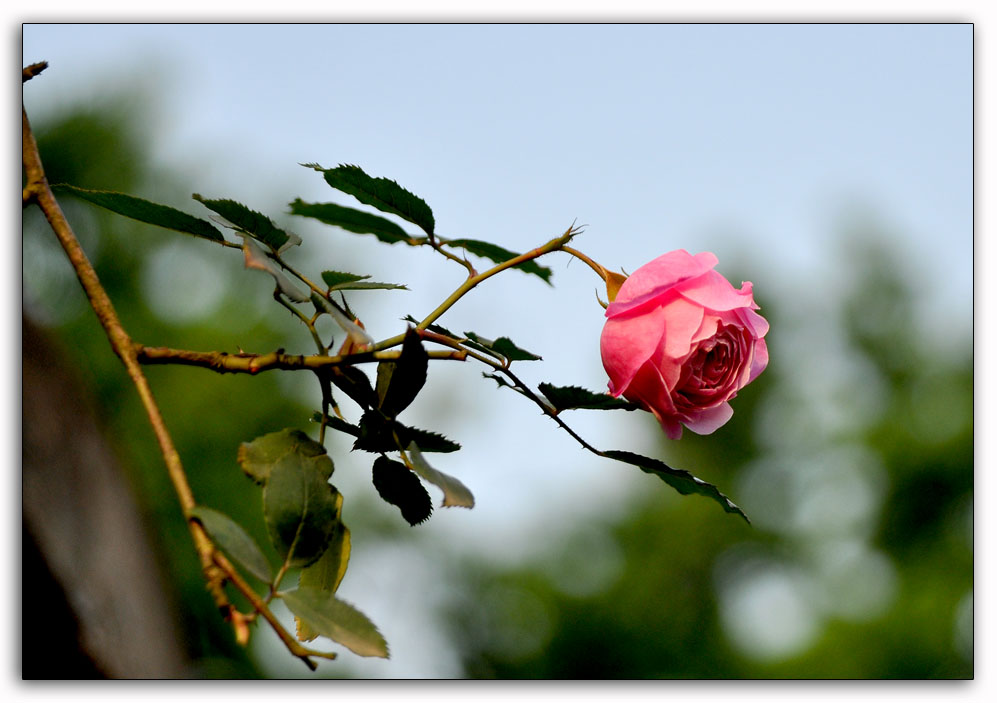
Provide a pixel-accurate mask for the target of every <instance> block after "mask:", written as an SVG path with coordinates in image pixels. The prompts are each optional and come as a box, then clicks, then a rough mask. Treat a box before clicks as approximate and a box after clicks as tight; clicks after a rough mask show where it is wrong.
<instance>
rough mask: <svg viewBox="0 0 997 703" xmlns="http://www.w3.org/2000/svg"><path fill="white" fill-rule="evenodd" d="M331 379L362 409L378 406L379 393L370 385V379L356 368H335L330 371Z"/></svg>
mask: <svg viewBox="0 0 997 703" xmlns="http://www.w3.org/2000/svg"><path fill="white" fill-rule="evenodd" d="M329 379H330V380H331V381H332V382H333V383H334V384H335V385H336V388H338V389H339V390H341V391H343V393H345V394H346V395H348V396H350V397H351V398H352V399H353V400H354V402H356V404H357V405H359V406H360V407H362V408H370V407H372V406H374V405H377V393H375V392H374V388H373V387H372V386H371V385H370V379H369V378H367V374H365V373H364V372H363V371H361V370H360V369H358V368H356V367H355V366H333V367H331V368H330V369H329Z"/></svg>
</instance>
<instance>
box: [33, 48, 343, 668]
mask: <svg viewBox="0 0 997 703" xmlns="http://www.w3.org/2000/svg"><path fill="white" fill-rule="evenodd" d="M46 65H47V64H45V63H41V64H34V65H32V66H29V67H27V68H25V69H24V70H23V71H22V81H27V80H30V79H31V78H33V77H34V76H35V75H37V74H38V73H41V71H43V70H44V69H45V67H46ZM21 151H22V162H23V165H24V173H25V180H26V185H25V186H24V188H23V190H22V193H21V197H22V201H23V202H24V204H25V205H27V204H30V203H35V204H37V205H38V207H39V208H40V209H41V211H42V213H43V214H44V215H45V219H46V220H47V221H48V223H49V225H50V226H51V227H52V231H53V232H54V233H55V235H56V238H58V240H59V243H60V244H61V245H62V248H63V250H64V251H65V252H66V256H67V257H68V258H69V261H70V263H71V264H72V266H73V270H74V271H75V272H76V276H77V278H78V279H79V281H80V285H81V286H82V287H83V291H84V293H85V294H86V296H87V299H88V300H89V301H90V307H91V308H92V309H93V311H94V313H95V314H96V315H97V319H98V321H99V322H100V325H101V327H102V328H103V329H104V333H105V334H106V335H107V338H108V341H109V342H110V344H111V349H112V350H113V351H114V353H115V354H116V355H117V356H118V358H120V359H121V362H122V364H124V366H125V370H126V371H127V373H128V377H129V378H130V379H131V381H132V383H133V384H134V386H135V389H136V391H138V394H139V398H140V399H141V402H142V405H143V407H144V408H145V411H146V415H147V416H148V418H149V424H150V425H151V426H152V430H153V433H154V434H155V436H156V441H157V442H158V444H159V449H160V452H161V453H162V455H163V461H164V463H165V464H166V471H167V474H168V475H169V478H170V482H171V483H172V484H173V488H174V490H175V492H176V494H177V499H178V501H179V503H180V508H181V510H182V511H183V514H184V517H185V518H186V520H187V527H188V529H189V530H190V533H191V538H192V540H193V542H194V548H195V549H196V551H197V554H198V558H199V559H200V562H201V568H202V570H203V572H204V575H205V579H206V582H207V588H208V590H209V592H210V593H211V595H212V597H213V599H214V601H215V605H216V606H217V607H218V609H219V610H220V611H221V612H222V613H224V614H225V615H226V617H227V619H229V620H231V621H232V622H233V626H235V627H236V629H237V632H236V636H237V638H238V639H240V640H242V634H243V632H244V628H245V620H244V617H243V616H242V614H241V613H239V612H238V611H237V610H236V609H235V607H234V606H233V605H232V603H231V602H230V601H229V599H228V596H227V595H226V593H225V589H224V585H223V582H224V581H225V580H226V579H227V580H229V581H231V582H232V583H233V584H234V585H235V586H236V588H238V589H239V590H240V591H241V592H242V593H243V594H244V595H245V596H246V598H247V599H249V601H250V602H251V603H252V604H253V607H254V608H256V610H257V612H259V613H261V614H262V615H263V617H264V618H266V620H267V621H268V622H269V623H270V624H271V625H272V626H273V628H274V630H275V631H276V632H277V634H278V635H279V636H280V638H281V639H282V640H283V641H284V643H285V644H286V645H287V647H288V649H289V650H290V651H291V652H292V653H293V654H294V655H295V656H298V657H300V658H301V659H303V660H304V662H305V663H306V664H307V665H308V666H309V668H311V669H314V668H315V663H314V662H312V661H311V660H310V659H309V658H308V657H309V656H328V655H324V654H323V653H316V652H313V651H311V650H309V649H307V648H304V647H302V646H301V645H300V644H299V643H298V642H297V641H296V640H294V639H293V638H292V637H291V636H290V634H289V633H287V631H286V630H284V628H283V627H282V626H281V624H280V622H279V621H278V620H277V618H276V616H274V614H273V613H272V612H271V611H270V609H269V608H267V606H266V604H264V603H263V602H262V601H261V600H260V599H259V596H257V595H256V593H255V591H253V589H252V588H251V587H250V586H249V585H248V584H246V582H245V581H244V580H243V579H242V578H241V577H240V576H239V574H238V573H237V572H236V571H235V569H233V568H232V566H231V564H229V563H228V560H226V559H225V557H224V556H223V555H222V554H221V553H219V552H218V551H217V550H216V549H215V548H214V546H213V544H212V542H211V540H210V538H209V537H208V535H207V533H206V532H205V530H204V527H203V526H202V525H201V523H200V522H198V521H197V520H196V519H194V518H193V517H192V511H193V510H194V508H195V506H196V502H195V500H194V494H193V492H192V491H191V488H190V484H189V483H188V481H187V475H186V473H185V471H184V468H183V464H182V462H181V461H180V454H179V452H177V449H176V446H175V445H174V444H173V439H172V437H171V436H170V433H169V431H168V430H167V428H166V423H165V421H164V419H163V416H162V413H161V411H160V409H159V406H158V405H157V404H156V400H155V398H154V397H153V394H152V389H151V387H150V386H149V382H148V380H147V379H146V377H145V375H144V374H143V373H142V367H141V365H140V364H139V361H138V353H137V349H136V345H135V344H134V343H133V342H132V340H131V338H130V337H129V336H128V333H127V332H126V331H125V328H124V326H123V325H122V324H121V320H120V318H119V317H118V314H117V312H116V311H115V309H114V305H113V303H112V302H111V299H110V297H109V296H108V295H107V291H105V290H104V287H103V285H102V284H101V282H100V279H99V278H98V276H97V272H96V270H94V268H93V264H91V263H90V260H89V259H88V258H87V255H86V253H85V252H84V251H83V248H82V247H81V246H80V243H79V240H78V239H77V238H76V235H75V233H74V232H73V230H72V228H71V227H70V225H69V222H68V221H67V220H66V217H65V215H64V214H63V212H62V208H60V207H59V203H58V202H57V201H56V199H55V196H54V195H53V193H52V190H51V189H50V188H49V185H48V180H47V179H46V177H45V169H44V167H43V166H42V162H41V157H40V155H39V153H38V145H37V143H36V142H35V137H34V134H33V133H32V131H31V124H30V123H29V121H28V113H27V111H26V110H25V109H24V107H23V106H22V108H21Z"/></svg>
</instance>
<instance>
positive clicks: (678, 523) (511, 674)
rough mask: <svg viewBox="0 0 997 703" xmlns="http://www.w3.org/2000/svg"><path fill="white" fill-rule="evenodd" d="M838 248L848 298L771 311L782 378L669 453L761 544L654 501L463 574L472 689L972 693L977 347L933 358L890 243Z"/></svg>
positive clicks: (713, 516) (871, 239)
mask: <svg viewBox="0 0 997 703" xmlns="http://www.w3.org/2000/svg"><path fill="white" fill-rule="evenodd" d="M842 242H843V244H845V245H846V246H845V247H844V248H847V249H849V250H850V251H852V252H853V253H855V252H857V253H858V254H859V255H858V256H852V257H851V258H850V259H849V261H850V262H851V263H852V264H853V265H855V266H856V268H854V269H853V270H852V271H851V278H852V281H853V284H852V285H851V286H850V287H849V288H848V289H847V290H846V291H845V294H844V295H843V296H841V298H839V299H836V300H834V301H833V302H832V303H831V305H830V307H829V308H828V309H826V310H824V311H823V313H824V314H815V309H816V308H811V307H807V304H806V302H805V299H806V296H805V294H804V293H802V292H801V295H800V298H799V299H797V300H794V301H782V300H763V301H762V303H761V304H762V308H763V312H764V313H765V315H766V316H767V317H768V318H769V319H770V321H771V322H772V332H771V334H770V335H769V338H768V341H769V345H770V350H771V356H772V362H771V364H770V366H769V368H768V370H767V371H766V372H765V373H764V374H763V375H762V376H761V377H760V378H759V380H757V381H756V382H755V383H754V384H753V385H751V386H749V387H748V388H746V389H745V390H744V391H742V393H741V394H740V396H739V397H738V398H737V400H736V401H734V402H735V413H734V419H733V420H732V421H731V422H730V423H729V424H728V425H726V426H725V427H723V428H722V429H721V430H719V431H718V432H716V433H715V434H714V435H711V436H709V437H698V436H696V435H694V434H692V433H688V432H687V433H686V434H685V435H684V438H683V439H682V440H681V442H668V441H664V442H663V443H662V447H661V456H662V457H664V458H665V459H666V460H668V461H669V462H670V463H672V464H673V465H674V466H679V467H689V468H693V469H694V470H695V471H696V473H697V474H699V475H700V476H703V477H704V478H705V479H707V480H710V481H713V482H715V483H717V485H720V486H724V487H725V488H726V489H728V493H729V494H730V495H731V496H732V498H733V499H734V500H736V501H737V502H738V503H739V504H740V505H741V506H742V507H743V508H744V509H745V511H746V512H747V514H748V515H749V517H751V518H752V520H753V521H754V526H753V527H747V526H745V525H744V524H743V523H742V521H740V520H737V519H733V518H731V517H730V516H726V517H721V516H719V515H718V514H717V512H716V510H715V509H714V508H715V506H713V505H711V504H709V503H708V502H706V501H702V500H694V499H693V500H676V497H675V496H673V495H670V494H669V493H668V492H662V491H653V490H649V491H647V492H646V495H645V496H644V497H643V498H641V499H640V500H639V501H638V505H637V506H635V507H634V510H633V511H632V512H630V513H628V514H627V516H626V518H625V519H624V520H622V521H620V522H617V523H607V524H598V525H586V526H584V528H582V529H581V530H579V531H578V532H577V534H576V535H575V537H574V538H573V539H572V540H570V542H569V544H568V548H567V549H568V551H567V552H566V553H565V554H564V555H563V556H562V557H559V558H557V559H555V560H554V561H553V562H551V563H547V564H532V565H525V566H523V567H522V568H519V569H514V570H509V571H499V570H496V569H494V568H492V567H490V566H489V565H488V563H487V561H485V560H481V561H475V562H473V563H467V564H461V565H460V566H459V568H458V569H457V571H459V572H463V573H467V574H470V576H469V577H468V581H467V583H466V584H465V587H464V591H463V597H462V598H461V599H460V601H459V603H458V604H457V605H456V607H455V608H454V609H453V612H452V613H451V614H450V617H451V622H452V623H454V625H453V630H454V632H455V636H456V637H457V638H458V639H459V641H460V642H461V649H462V651H463V653H464V654H463V656H464V663H465V666H466V670H467V673H468V675H469V676H472V677H496V678H545V679H548V678H553V679H580V678H610V679H644V678H679V679H686V678H695V679H727V678H766V679H769V678H807V679H815V678H818V679H820V678H846V679H878V678H903V679H923V678H971V677H972V676H973V644H972V642H973V629H972V628H973V626H972V588H973V537H972V519H973V516H972V505H973V502H972V495H973V494H972V491H973V424H972V417H973V377H972V357H971V343H970V339H969V338H968V337H962V338H958V339H951V340H946V343H945V344H944V345H943V346H944V347H947V349H948V351H947V353H939V352H937V351H932V350H933V349H934V348H935V347H936V345H933V344H928V343H926V341H925V338H924V337H923V336H922V335H923V334H924V327H919V325H918V323H919V320H918V318H919V316H920V315H921V313H922V311H921V310H920V309H919V308H918V307H917V303H916V302H915V296H914V290H915V288H914V286H915V283H916V277H914V276H912V275H911V274H910V273H909V272H907V271H906V270H905V267H904V265H903V264H905V263H906V262H903V261H902V260H901V261H900V262H899V263H898V256H897V253H896V251H895V250H894V249H893V248H891V247H890V246H889V245H888V244H886V239H885V237H884V234H883V232H881V231H879V230H877V228H876V227H874V226H873V227H865V228H862V229H860V231H847V232H843V233H842ZM759 290H764V288H763V287H762V286H759ZM793 303H795V305H796V306H797V307H796V308H792V309H791V308H790V307H789V305H791V304H793ZM928 329H929V331H930V330H931V329H932V328H931V326H930V325H929V326H928ZM928 341H932V342H934V341H937V340H928Z"/></svg>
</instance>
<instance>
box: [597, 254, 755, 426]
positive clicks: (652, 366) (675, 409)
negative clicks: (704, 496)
mask: <svg viewBox="0 0 997 703" xmlns="http://www.w3.org/2000/svg"><path fill="white" fill-rule="evenodd" d="M716 265H717V257H716V256H714V255H713V254H711V253H710V252H703V253H701V254H696V255H695V256H692V255H690V254H689V252H687V251H685V250H684V249H679V250H678V251H673V252H669V253H668V254H665V255H663V256H659V257H658V258H657V259H655V260H654V261H652V262H650V263H649V264H646V265H644V266H641V267H640V268H639V269H637V270H636V271H634V273H633V274H632V275H631V276H630V277H629V278H627V279H626V280H625V281H624V282H623V285H622V286H621V287H620V290H619V292H618V293H617V295H616V298H615V299H614V300H613V302H611V303H610V304H609V307H608V308H607V309H606V317H607V318H608V319H607V321H606V326H605V328H603V331H602V341H601V347H602V363H603V366H605V368H606V373H607V374H609V392H610V393H611V394H612V395H613V396H615V397H619V396H620V395H622V396H623V397H624V398H626V399H627V400H630V401H632V402H634V403H637V404H638V405H640V406H641V407H642V408H644V409H645V410H649V411H650V412H652V413H654V416H655V417H656V418H658V422H660V423H661V427H662V428H663V429H664V430H665V434H667V435H668V437H669V438H671V439H679V438H680V437H681V436H682V425H685V426H686V427H688V428H689V429H690V430H692V431H693V432H696V433H697V434H710V433H711V432H713V431H714V430H716V429H717V428H718V427H720V426H722V425H723V424H724V423H725V422H727V421H728V420H729V419H730V418H731V415H733V412H734V411H733V410H732V409H731V407H730V404H729V403H728V401H729V400H730V399H731V398H733V397H734V396H736V395H737V392H738V391H739V390H741V389H742V388H744V387H745V386H746V385H748V384H749V383H751V382H752V381H753V380H755V378H756V377H757V376H758V374H760V373H761V372H762V371H763V370H764V369H765V367H766V365H767V364H768V361H769V354H768V348H767V347H766V345H765V340H764V339H762V338H763V337H764V336H765V333H766V332H768V329H769V324H768V322H766V321H765V318H763V317H762V316H761V315H759V314H758V313H757V312H755V310H758V306H757V305H756V304H755V301H754V300H753V298H752V292H751V283H750V282H749V281H745V282H744V283H742V284H741V290H737V289H735V288H734V286H732V285H731V284H730V282H729V281H728V280H727V279H726V278H724V277H723V276H721V275H720V274H719V273H717V272H716V271H714V270H713V267H714V266H716Z"/></svg>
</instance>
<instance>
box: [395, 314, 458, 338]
mask: <svg viewBox="0 0 997 703" xmlns="http://www.w3.org/2000/svg"><path fill="white" fill-rule="evenodd" d="M402 320H404V321H405V322H411V323H412V324H413V325H418V324H419V321H418V320H417V319H415V318H414V317H412V316H411V315H406V316H405V317H403V318H402ZM426 329H428V330H429V331H430V332H435V333H436V334H442V335H444V336H446V337H450V338H452V339H457V340H460V339H463V337H461V336H460V335H459V334H454V333H453V332H451V331H450V330H448V329H447V328H446V327H443V326H441V325H436V324H431V325H429V326H428V327H427V328H426Z"/></svg>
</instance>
